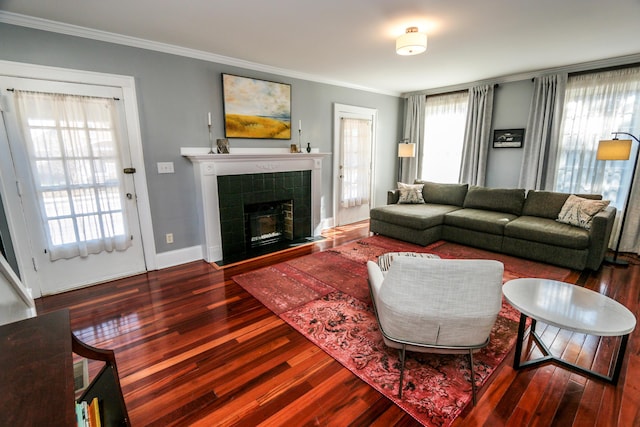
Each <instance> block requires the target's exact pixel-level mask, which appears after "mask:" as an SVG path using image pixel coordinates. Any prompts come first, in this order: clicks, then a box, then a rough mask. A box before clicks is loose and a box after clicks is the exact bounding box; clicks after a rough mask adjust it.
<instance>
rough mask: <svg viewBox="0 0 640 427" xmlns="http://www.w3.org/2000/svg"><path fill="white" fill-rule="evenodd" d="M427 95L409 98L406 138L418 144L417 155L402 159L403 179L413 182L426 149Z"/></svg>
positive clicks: (405, 128)
mask: <svg viewBox="0 0 640 427" xmlns="http://www.w3.org/2000/svg"><path fill="white" fill-rule="evenodd" d="M426 102H427V97H426V95H411V96H409V97H408V98H407V104H406V105H407V111H406V114H405V125H404V138H407V139H409V142H410V143H414V144H416V156H415V157H408V158H405V159H401V161H403V162H404V163H403V166H402V176H401V177H400V178H401V181H402V182H406V183H409V184H412V183H413V181H414V180H415V179H416V178H417V177H418V172H419V171H418V168H419V165H420V164H421V163H422V162H420V156H422V153H423V151H424V107H425V103H426Z"/></svg>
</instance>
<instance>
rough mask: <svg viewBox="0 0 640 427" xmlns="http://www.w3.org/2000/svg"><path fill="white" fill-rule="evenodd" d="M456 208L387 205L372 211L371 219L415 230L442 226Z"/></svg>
mask: <svg viewBox="0 0 640 427" xmlns="http://www.w3.org/2000/svg"><path fill="white" fill-rule="evenodd" d="M456 209H460V208H457V207H455V206H447V205H408V204H403V205H385V206H380V207H377V208H373V209H371V211H370V212H369V216H370V217H371V219H376V220H379V221H384V222H387V223H390V224H395V225H400V226H403V227H408V228H412V229H415V230H425V229H427V228H431V227H435V226H438V225H441V224H442V222H443V219H444V215H445V214H446V213H448V212H452V211H455V210H456Z"/></svg>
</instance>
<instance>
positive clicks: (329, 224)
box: [319, 217, 334, 230]
mask: <svg viewBox="0 0 640 427" xmlns="http://www.w3.org/2000/svg"><path fill="white" fill-rule="evenodd" d="M333 224H334V221H333V217H331V218H324V219H323V220H321V221H320V227H319V228H320V230H326V229H327V228H333Z"/></svg>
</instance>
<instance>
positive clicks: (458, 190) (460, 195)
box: [415, 179, 469, 206]
mask: <svg viewBox="0 0 640 427" xmlns="http://www.w3.org/2000/svg"><path fill="white" fill-rule="evenodd" d="M415 183H416V184H423V185H424V187H423V188H422V196H423V198H424V201H425V203H437V204H439V205H453V206H462V204H463V203H464V198H465V196H466V195H467V190H468V189H469V185H468V184H440V183H437V182H429V181H423V180H421V179H416V180H415Z"/></svg>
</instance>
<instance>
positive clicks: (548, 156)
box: [518, 73, 567, 190]
mask: <svg viewBox="0 0 640 427" xmlns="http://www.w3.org/2000/svg"><path fill="white" fill-rule="evenodd" d="M566 86H567V74H566V73H565V74H553V75H546V76H540V77H536V78H535V79H534V81H533V97H532V98H531V108H530V109H529V119H528V120H527V130H526V132H525V136H524V153H523V156H522V167H521V169H520V180H519V181H518V186H519V187H520V188H526V189H533V190H553V180H554V171H555V165H556V158H557V153H558V140H559V137H560V125H561V122H562V111H563V105H564V94H565V89H566Z"/></svg>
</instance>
